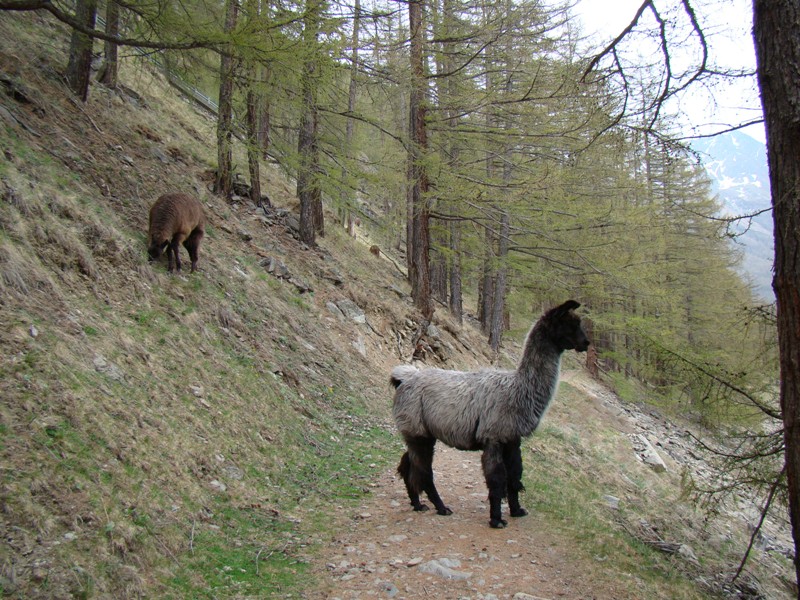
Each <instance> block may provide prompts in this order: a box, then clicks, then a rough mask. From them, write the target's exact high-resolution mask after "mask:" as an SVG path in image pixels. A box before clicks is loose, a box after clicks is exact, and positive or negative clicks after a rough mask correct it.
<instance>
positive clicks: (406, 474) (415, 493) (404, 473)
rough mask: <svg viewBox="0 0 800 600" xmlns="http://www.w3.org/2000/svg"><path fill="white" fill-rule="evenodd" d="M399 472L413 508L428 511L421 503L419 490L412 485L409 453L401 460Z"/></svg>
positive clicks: (405, 453) (404, 454)
mask: <svg viewBox="0 0 800 600" xmlns="http://www.w3.org/2000/svg"><path fill="white" fill-rule="evenodd" d="M397 472H398V473H399V474H400V476H401V477H402V478H403V482H404V483H405V484H406V492H408V499H409V500H411V506H413V507H414V510H417V511H419V510H428V507H427V506H425V505H424V504H423V503H422V502H420V501H419V492H420V491H419V490H418V489H417V488H415V487H414V486H413V485H412V483H411V459H410V458H409V457H408V452H404V453H403V456H402V458H401V459H400V464H399V465H398V467H397Z"/></svg>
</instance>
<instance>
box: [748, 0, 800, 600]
mask: <svg viewBox="0 0 800 600" xmlns="http://www.w3.org/2000/svg"><path fill="white" fill-rule="evenodd" d="M753 12H754V19H753V35H754V37H755V45H756V59H757V64H758V82H759V86H760V88H761V103H762V106H763V108H764V120H765V124H766V131H767V157H768V160H769V178H770V185H771V186H772V217H773V221H774V230H775V267H774V269H775V271H774V273H775V274H774V277H773V281H772V287H773V290H774V291H775V298H776V299H777V308H778V314H777V319H778V344H779V352H780V400H781V412H782V415H783V428H784V429H783V435H784V441H785V448H786V449H785V459H786V475H787V479H788V489H789V516H790V518H791V522H792V536H793V537H794V544H795V554H794V564H795V575H796V577H797V581H798V582H800V1H798V0H780V1H778V0H755V1H754V3H753ZM798 597H800V596H798Z"/></svg>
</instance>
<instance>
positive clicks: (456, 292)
mask: <svg viewBox="0 0 800 600" xmlns="http://www.w3.org/2000/svg"><path fill="white" fill-rule="evenodd" d="M450 314H452V315H453V316H454V317H455V318H456V319H457V320H458V322H459V323H463V321H464V301H463V297H462V293H461V221H459V220H458V219H453V220H452V221H450Z"/></svg>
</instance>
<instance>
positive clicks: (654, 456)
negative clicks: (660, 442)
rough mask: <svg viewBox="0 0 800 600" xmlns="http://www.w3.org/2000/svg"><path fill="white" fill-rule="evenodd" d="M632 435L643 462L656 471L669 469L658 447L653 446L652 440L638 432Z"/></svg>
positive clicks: (635, 447) (661, 471)
mask: <svg viewBox="0 0 800 600" xmlns="http://www.w3.org/2000/svg"><path fill="white" fill-rule="evenodd" d="M631 437H632V439H633V442H634V450H635V451H636V453H637V454H638V455H639V458H641V459H642V462H644V464H646V465H647V466H648V467H650V468H651V469H653V470H654V471H655V472H656V473H664V472H665V471H666V470H667V465H666V463H664V460H663V459H662V458H661V456H660V455H659V454H658V452H656V449H655V448H653V445H652V444H651V443H650V441H649V440H648V439H647V438H646V437H645V436H643V435H640V434H638V433H637V434H633V435H632V436H631Z"/></svg>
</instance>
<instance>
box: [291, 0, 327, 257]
mask: <svg viewBox="0 0 800 600" xmlns="http://www.w3.org/2000/svg"><path fill="white" fill-rule="evenodd" d="M320 10H321V5H320V4H319V2H318V1H317V0H309V2H308V3H307V4H306V13H305V16H304V18H303V44H304V47H305V52H306V53H307V54H306V59H305V61H304V63H303V72H302V75H301V84H300V85H301V90H302V111H303V112H302V115H301V117H300V131H299V132H298V136H297V151H298V154H299V155H300V166H299V168H298V172H297V196H298V198H299V199H300V240H301V241H302V242H304V243H306V244H308V245H309V246H314V245H316V235H317V234H318V233H319V234H320V235H323V234H324V221H323V216H322V193H321V190H320V188H319V181H318V180H317V177H318V174H319V143H318V140H317V136H318V107H317V97H316V86H317V82H316V78H317V72H318V67H317V54H318V52H319V49H318V47H317V39H318V37H319V26H320Z"/></svg>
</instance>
